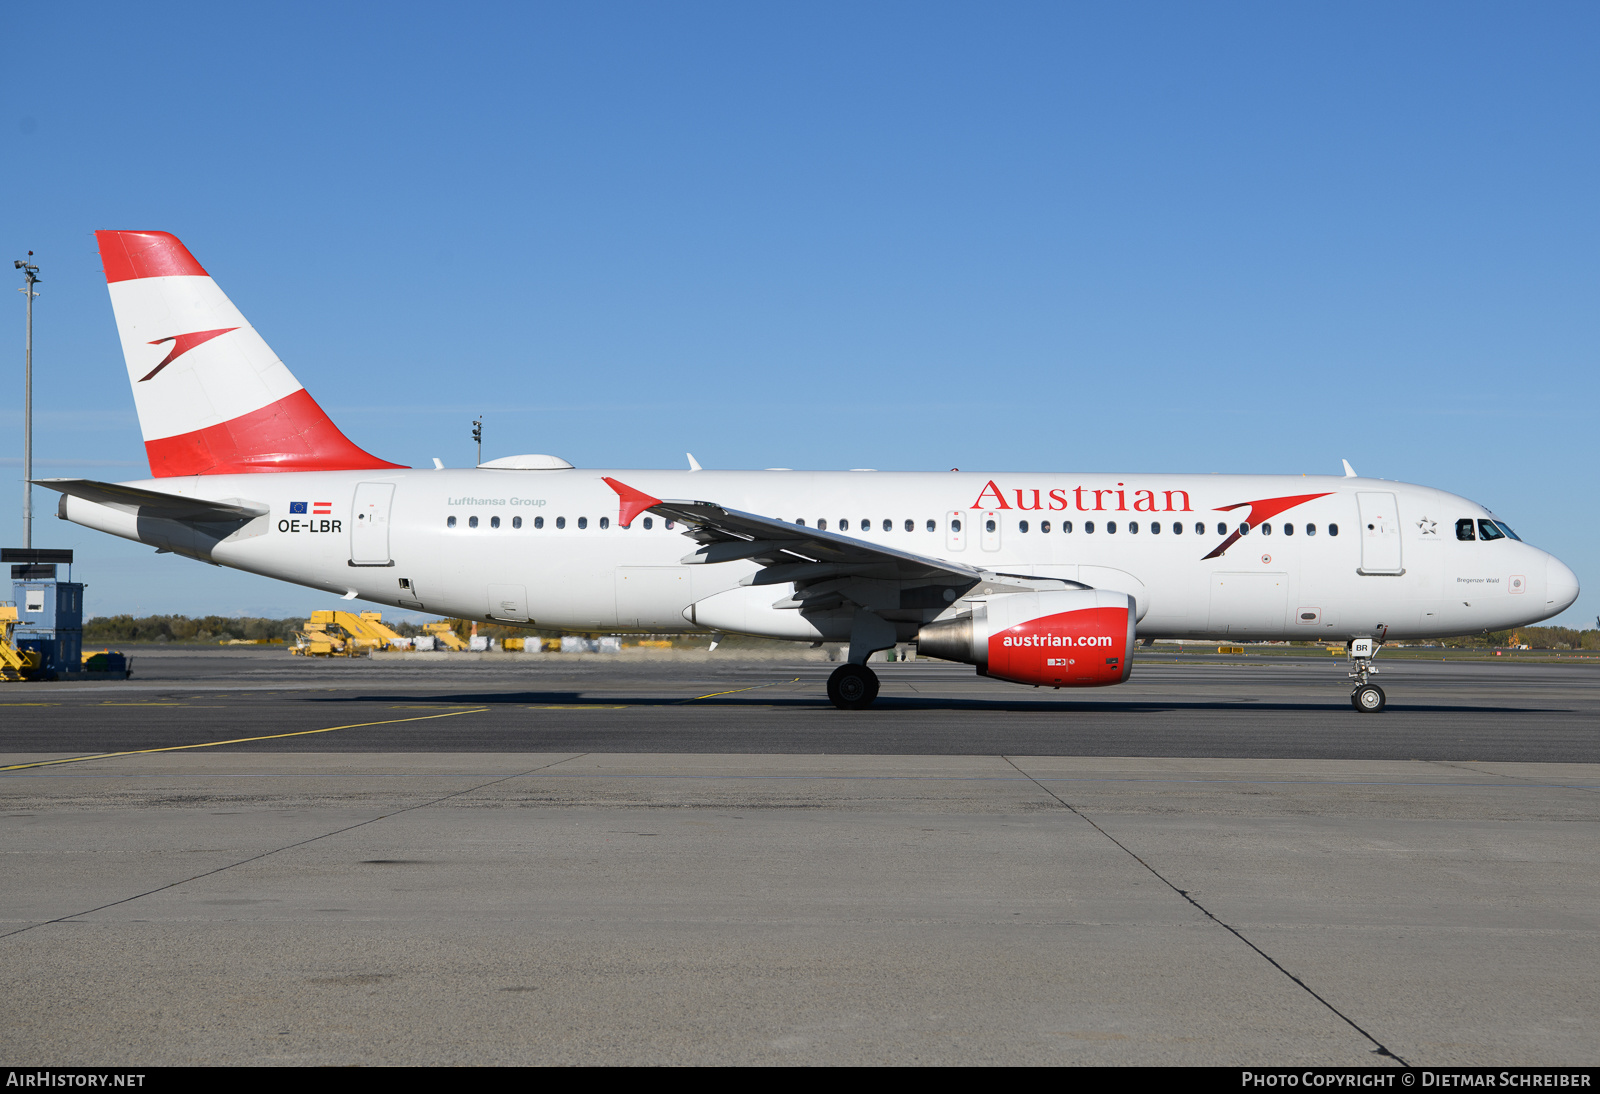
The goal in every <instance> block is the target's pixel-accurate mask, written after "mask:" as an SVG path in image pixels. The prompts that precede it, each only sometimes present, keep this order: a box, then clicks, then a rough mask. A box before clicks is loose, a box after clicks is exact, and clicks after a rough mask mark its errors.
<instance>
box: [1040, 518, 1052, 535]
mask: <svg viewBox="0 0 1600 1094" xmlns="http://www.w3.org/2000/svg"><path fill="white" fill-rule="evenodd" d="M1039 531H1041V532H1043V533H1044V534H1045V535H1049V534H1050V522H1049V521H1047V520H1041V521H1040V522H1039Z"/></svg>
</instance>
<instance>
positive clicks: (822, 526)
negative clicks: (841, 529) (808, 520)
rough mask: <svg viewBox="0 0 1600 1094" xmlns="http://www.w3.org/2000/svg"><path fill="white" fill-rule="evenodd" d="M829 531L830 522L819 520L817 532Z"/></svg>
mask: <svg viewBox="0 0 1600 1094" xmlns="http://www.w3.org/2000/svg"><path fill="white" fill-rule="evenodd" d="M827 530H828V522H827V521H826V520H822V519H819V520H818V521H817V531H819V532H826V531H827Z"/></svg>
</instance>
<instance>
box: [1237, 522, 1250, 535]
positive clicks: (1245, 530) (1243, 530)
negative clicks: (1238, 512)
mask: <svg viewBox="0 0 1600 1094" xmlns="http://www.w3.org/2000/svg"><path fill="white" fill-rule="evenodd" d="M1239 534H1240V535H1241V536H1248V535H1249V534H1250V522H1249V521H1247V520H1241V521H1240V522H1239Z"/></svg>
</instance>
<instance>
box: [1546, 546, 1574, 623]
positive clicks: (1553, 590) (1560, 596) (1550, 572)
mask: <svg viewBox="0 0 1600 1094" xmlns="http://www.w3.org/2000/svg"><path fill="white" fill-rule="evenodd" d="M1544 559H1545V561H1544V587H1545V590H1546V591H1545V599H1546V600H1547V601H1548V605H1547V606H1548V607H1550V608H1553V609H1555V611H1557V612H1564V611H1566V610H1567V609H1568V608H1569V607H1571V606H1572V602H1573V601H1574V600H1577V599H1578V575H1577V574H1575V573H1573V572H1572V571H1571V570H1570V569H1568V568H1567V564H1566V563H1565V562H1562V561H1561V560H1560V559H1559V558H1556V557H1555V556H1554V555H1545V556H1544Z"/></svg>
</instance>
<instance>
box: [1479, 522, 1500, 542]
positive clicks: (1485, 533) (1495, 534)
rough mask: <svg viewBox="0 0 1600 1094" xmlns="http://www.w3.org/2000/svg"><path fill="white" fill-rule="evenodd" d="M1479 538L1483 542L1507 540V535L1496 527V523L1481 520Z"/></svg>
mask: <svg viewBox="0 0 1600 1094" xmlns="http://www.w3.org/2000/svg"><path fill="white" fill-rule="evenodd" d="M1478 538H1479V539H1481V540H1491V539H1505V538H1506V534H1505V533H1504V532H1502V531H1501V530H1500V529H1499V528H1497V527H1495V523H1494V521H1492V520H1480V521H1479V522H1478Z"/></svg>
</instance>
